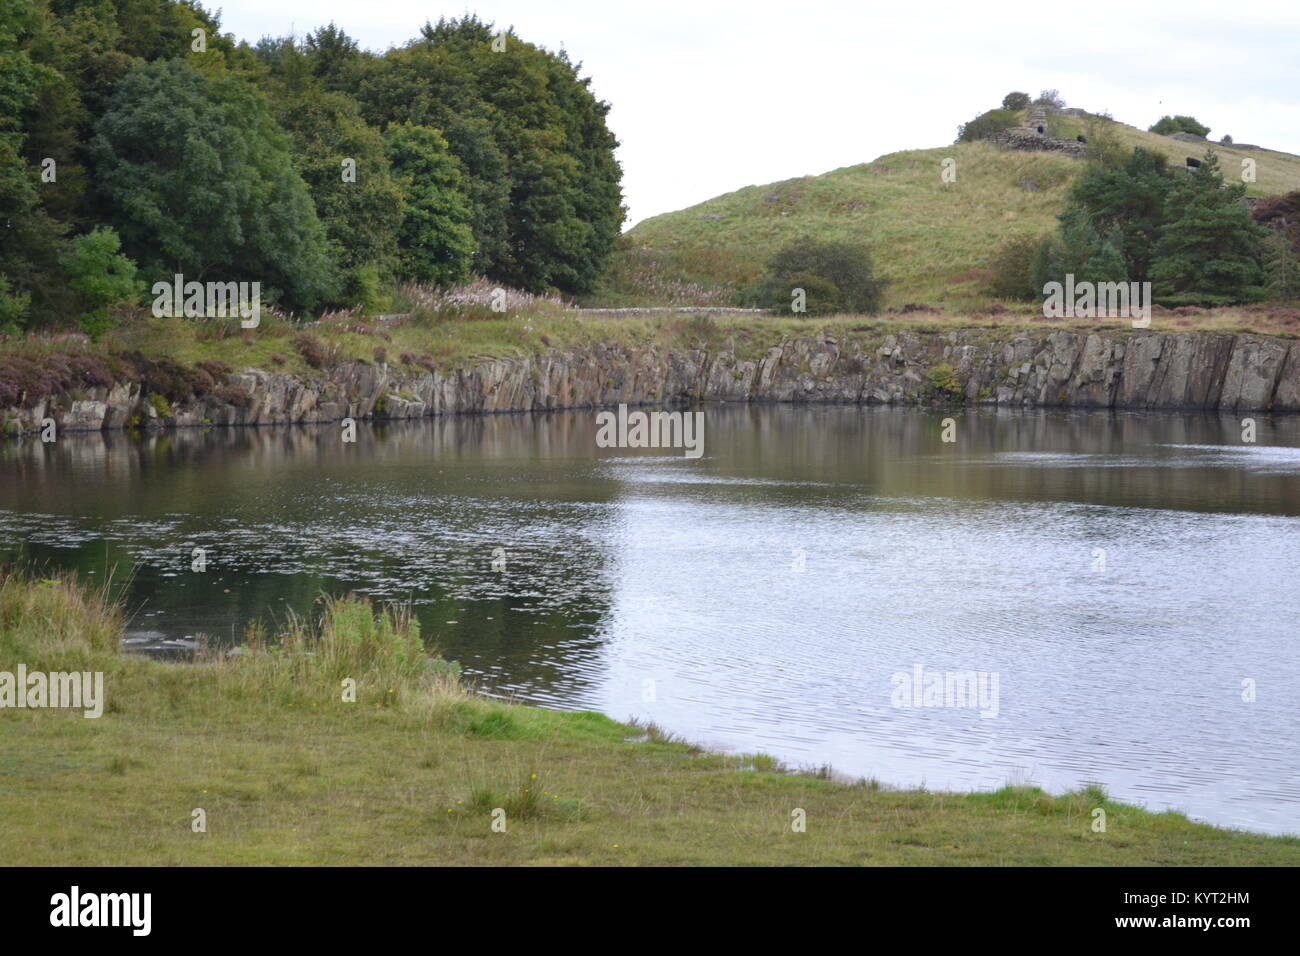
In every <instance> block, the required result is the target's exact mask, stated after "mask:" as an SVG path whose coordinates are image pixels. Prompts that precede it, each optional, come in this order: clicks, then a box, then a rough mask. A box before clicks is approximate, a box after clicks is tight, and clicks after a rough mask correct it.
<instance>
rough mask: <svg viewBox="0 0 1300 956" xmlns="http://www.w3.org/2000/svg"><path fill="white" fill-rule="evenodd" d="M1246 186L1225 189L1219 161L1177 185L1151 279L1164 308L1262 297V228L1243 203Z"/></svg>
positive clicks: (1209, 157)
mask: <svg viewBox="0 0 1300 956" xmlns="http://www.w3.org/2000/svg"><path fill="white" fill-rule="evenodd" d="M1245 191H1246V187H1245V185H1244V184H1242V183H1237V184H1234V185H1225V183H1224V180H1223V175H1222V173H1221V172H1220V171H1219V159H1218V156H1217V155H1216V154H1215V152H1214V150H1213V149H1210V150H1207V151H1206V153H1205V159H1204V160H1202V161H1201V165H1200V166H1199V167H1198V168H1196V169H1195V170H1193V171H1192V172H1191V173H1190V174H1188V175H1186V176H1184V177H1183V179H1182V180H1181V181H1179V182H1177V183H1176V184H1175V186H1174V188H1173V189H1172V190H1170V192H1169V196H1168V198H1167V199H1166V202H1165V221H1164V224H1163V225H1162V227H1161V229H1160V237H1159V239H1158V241H1157V242H1156V244H1155V248H1154V250H1153V255H1152V259H1153V261H1152V265H1151V281H1152V283H1153V291H1154V293H1155V297H1156V299H1157V300H1158V301H1160V302H1161V303H1162V304H1165V305H1206V306H1216V305H1233V304H1236V303H1241V302H1251V301H1256V300H1258V299H1260V298H1262V297H1263V295H1264V289H1263V283H1264V273H1263V269H1262V267H1261V263H1260V259H1261V253H1262V245H1263V236H1264V231H1263V228H1262V227H1261V226H1259V225H1257V224H1256V223H1255V221H1254V220H1253V219H1252V218H1251V215H1250V211H1249V210H1248V209H1247V208H1246V206H1245V205H1244V204H1243V203H1242V202H1241V197H1242V195H1243V194H1244V193H1245Z"/></svg>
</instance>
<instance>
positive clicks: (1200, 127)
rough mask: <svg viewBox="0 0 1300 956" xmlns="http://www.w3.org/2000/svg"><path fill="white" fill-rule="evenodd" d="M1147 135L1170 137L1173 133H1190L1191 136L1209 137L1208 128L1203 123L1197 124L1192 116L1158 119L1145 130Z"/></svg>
mask: <svg viewBox="0 0 1300 956" xmlns="http://www.w3.org/2000/svg"><path fill="white" fill-rule="evenodd" d="M1147 132H1148V133H1159V134H1160V135H1161V136H1172V135H1173V134H1174V133H1191V134H1192V135H1193V136H1209V135H1210V127H1208V126H1206V125H1204V124H1203V123H1198V122H1197V121H1196V118H1195V117H1193V116H1162V117H1160V119H1158V120H1156V122H1155V123H1154V124H1153V125H1152V126H1151V128H1150V129H1148V130H1147Z"/></svg>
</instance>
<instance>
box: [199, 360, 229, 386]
mask: <svg viewBox="0 0 1300 956" xmlns="http://www.w3.org/2000/svg"><path fill="white" fill-rule="evenodd" d="M198 367H199V368H201V369H202V370H203V371H205V372H207V373H208V374H209V375H211V376H212V380H213V382H214V383H215V382H224V381H225V380H226V376H227V375H229V374H230V366H229V365H227V364H226V363H225V362H223V361H221V360H220V359H207V360H205V361H203V362H200V363H199V364H198Z"/></svg>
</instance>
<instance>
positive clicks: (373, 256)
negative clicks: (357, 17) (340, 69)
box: [268, 31, 405, 307]
mask: <svg viewBox="0 0 1300 956" xmlns="http://www.w3.org/2000/svg"><path fill="white" fill-rule="evenodd" d="M318 32H319V31H318ZM277 42H278V43H279V45H280V48H279V50H278V56H277V65H276V68H275V71H274V73H275V78H274V79H272V80H271V81H269V82H268V93H269V94H270V96H271V98H272V104H273V106H272V112H273V114H274V116H275V118H276V120H277V122H278V123H279V124H280V126H281V127H282V128H283V129H284V130H285V131H286V132H287V133H288V134H289V136H290V138H291V140H292V142H293V162H294V168H295V169H297V171H298V174H299V175H300V176H302V178H303V181H304V182H305V183H306V184H307V187H308V190H309V192H310V193H311V198H312V202H313V203H314V204H315V208H316V215H317V216H318V217H319V219H320V221H321V223H322V225H323V226H324V227H325V234H326V236H327V238H328V240H329V245H330V253H331V259H332V261H333V264H334V267H335V269H336V270H337V274H338V276H339V279H340V292H339V295H340V299H339V302H338V303H337V304H341V305H344V306H346V307H351V306H353V305H356V304H357V303H358V302H362V303H365V304H366V305H368V306H369V305H373V302H371V301H367V300H369V299H373V298H374V295H375V290H374V286H375V285H377V282H378V280H379V278H380V277H381V276H385V275H388V274H390V273H391V271H392V269H393V268H394V267H395V265H396V256H397V230H398V227H399V226H400V225H401V222H402V216H403V214H404V212H405V199H404V197H403V192H402V184H401V183H400V182H399V181H398V179H397V177H396V175H394V173H393V171H392V168H391V164H390V163H389V161H388V155H387V153H386V152H385V149H384V140H383V137H382V136H381V135H380V134H379V131H378V130H376V129H375V128H374V127H372V126H370V125H369V124H367V123H366V121H365V120H364V119H363V118H362V116H361V111H360V107H359V106H358V105H357V103H356V101H355V100H353V99H352V98H351V97H349V96H347V95H345V94H343V93H337V92H332V91H329V90H326V89H325V88H324V87H323V85H322V81H321V80H320V79H319V78H318V77H317V76H316V75H315V72H314V69H313V65H312V61H311V57H310V56H308V55H305V54H304V53H303V52H302V51H301V50H300V49H298V47H297V45H296V44H295V43H294V42H293V41H292V40H282V41H277ZM332 42H334V43H336V44H338V45H340V46H342V47H343V48H346V44H345V43H343V41H341V40H337V39H336V40H335V41H332Z"/></svg>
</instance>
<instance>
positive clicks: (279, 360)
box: [271, 352, 286, 365]
mask: <svg viewBox="0 0 1300 956" xmlns="http://www.w3.org/2000/svg"><path fill="white" fill-rule="evenodd" d="M271 361H272V362H274V363H275V364H276V365H283V364H284V363H285V361H286V359H285V357H284V356H283V355H281V354H280V353H279V352H272V353H271Z"/></svg>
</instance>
